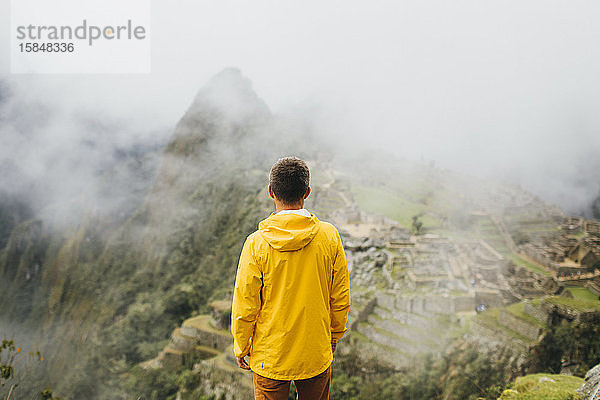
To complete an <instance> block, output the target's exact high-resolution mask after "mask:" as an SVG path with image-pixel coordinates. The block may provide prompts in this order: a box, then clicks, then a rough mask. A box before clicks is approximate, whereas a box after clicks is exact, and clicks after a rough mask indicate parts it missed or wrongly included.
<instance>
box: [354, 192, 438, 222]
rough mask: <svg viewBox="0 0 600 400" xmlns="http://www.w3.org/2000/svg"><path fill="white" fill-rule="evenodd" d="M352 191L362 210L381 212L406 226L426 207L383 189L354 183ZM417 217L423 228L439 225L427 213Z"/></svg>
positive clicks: (435, 219)
mask: <svg viewBox="0 0 600 400" xmlns="http://www.w3.org/2000/svg"><path fill="white" fill-rule="evenodd" d="M352 193H353V194H354V198H355V200H356V202H357V203H358V205H359V207H360V208H362V209H363V210H365V211H367V212H369V213H374V214H383V215H385V216H387V217H389V218H391V219H393V220H395V221H398V222H399V223H400V224H401V225H402V226H404V227H406V228H411V227H412V217H413V215H418V214H420V213H422V212H425V211H426V209H427V206H425V205H424V204H419V203H415V202H413V201H410V200H407V199H405V198H402V197H401V196H399V195H397V194H395V193H392V192H390V191H387V190H384V189H379V188H374V187H367V186H362V185H354V186H352ZM419 219H420V220H421V221H422V222H423V226H424V227H425V229H427V228H433V227H437V226H439V225H440V221H439V220H438V219H437V218H434V217H431V216H430V215H427V214H425V215H423V216H421V217H419Z"/></svg>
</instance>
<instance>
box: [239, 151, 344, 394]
mask: <svg viewBox="0 0 600 400" xmlns="http://www.w3.org/2000/svg"><path fill="white" fill-rule="evenodd" d="M268 191H269V196H270V197H271V198H272V199H273V202H274V204H275V209H276V212H275V213H272V214H271V215H270V216H269V217H268V218H267V219H265V220H263V221H261V222H260V224H259V225H258V228H259V229H258V231H256V232H254V233H252V234H251V235H249V236H248V238H247V239H246V241H245V243H244V246H243V248H242V253H241V256H240V261H239V265H238V270H237V276H236V281H235V289H234V293H233V305H232V312H231V332H232V334H233V338H234V344H233V349H234V353H235V356H236V358H237V363H238V365H239V367H240V368H243V369H251V370H252V371H253V377H254V397H255V399H260V400H262V399H264V400H279V399H281V400H287V398H288V395H289V389H290V382H291V381H292V380H293V381H294V384H295V386H296V390H297V392H298V398H299V399H304V400H322V399H329V383H330V380H331V362H332V360H333V352H334V351H335V347H336V343H337V341H338V340H339V339H340V338H341V337H342V336H343V335H344V332H346V320H347V318H348V311H349V309H350V281H349V276H348V265H347V263H346V255H345V253H344V247H343V246H342V241H341V239H340V235H339V233H338V231H337V229H336V228H335V227H334V226H333V225H331V224H329V223H327V222H321V221H319V220H318V219H317V217H316V216H315V215H314V214H312V213H309V212H308V211H307V210H306V209H304V208H303V207H304V200H305V199H306V198H307V197H308V195H309V194H310V186H309V170H308V167H307V165H306V163H305V162H304V161H302V160H300V159H298V158H295V157H287V158H282V159H280V160H279V161H277V162H276V163H275V165H273V167H272V168H271V172H270V176H269V188H268ZM246 356H249V362H248V360H247V358H246Z"/></svg>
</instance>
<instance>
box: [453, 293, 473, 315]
mask: <svg viewBox="0 0 600 400" xmlns="http://www.w3.org/2000/svg"><path fill="white" fill-rule="evenodd" d="M476 306H477V304H476V303H475V298H474V297H473V296H460V297H455V298H454V311H455V312H461V311H473V310H474V309H475V307H476Z"/></svg>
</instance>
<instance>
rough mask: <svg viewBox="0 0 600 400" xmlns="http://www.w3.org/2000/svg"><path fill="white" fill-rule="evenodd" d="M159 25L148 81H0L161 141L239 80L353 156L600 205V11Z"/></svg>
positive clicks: (266, 4) (326, 14)
mask: <svg viewBox="0 0 600 400" xmlns="http://www.w3.org/2000/svg"><path fill="white" fill-rule="evenodd" d="M0 2H1V3H0V4H2V6H1V8H0V15H2V17H0V18H3V19H2V20H1V21H2V25H3V27H7V26H8V22H9V21H8V20H7V15H8V13H7V10H8V8H7V7H8V3H9V2H8V0H0ZM151 15H152V26H151V29H150V32H151V40H152V71H153V72H152V73H151V74H149V75H37V76H36V75H21V76H17V75H10V74H8V62H7V60H6V57H2V58H0V62H2V65H0V71H4V73H3V74H2V75H0V79H4V80H9V81H11V82H12V83H13V84H14V85H15V87H16V88H17V92H18V93H19V95H20V96H25V97H28V98H29V99H31V100H33V99H36V100H39V101H41V102H44V103H53V104H55V105H56V106H57V107H60V108H61V109H64V110H82V111H85V112H94V113H97V114H98V115H101V116H107V117H110V118H116V119H118V120H124V121H128V122H127V123H128V124H131V126H135V128H136V130H138V131H144V132H148V134H151V135H157V134H161V133H157V132H164V133H162V134H167V133H169V131H170V129H172V127H173V126H174V125H175V123H176V122H177V120H178V119H179V118H180V117H181V116H182V114H183V113H184V111H185V110H186V108H187V107H188V106H189V104H190V102H191V101H192V99H193V97H194V95H195V93H196V92H197V91H198V89H199V88H200V87H202V85H203V84H204V83H205V82H206V81H207V80H208V79H209V78H210V77H211V76H212V75H214V74H215V73H217V72H219V71H220V70H221V69H223V68H224V67H229V66H233V67H237V68H239V69H240V70H242V72H243V73H244V74H245V75H246V76H247V77H248V78H250V79H251V80H252V81H253V83H254V88H255V89H256V91H257V93H258V94H259V96H261V97H262V98H263V99H264V100H265V101H266V102H267V104H268V105H269V106H270V108H271V110H272V111H274V112H293V111H294V110H298V109H306V108H310V109H316V110H319V111H318V115H319V118H320V120H319V121H320V123H321V124H322V126H323V127H324V128H325V130H326V131H328V132H330V134H331V135H334V136H335V137H336V138H338V139H339V140H340V141H352V142H358V143H369V144H371V145H373V146H375V147H377V146H379V147H381V148H385V149H387V150H388V151H393V152H396V153H397V154H399V155H402V156H407V157H411V158H415V159H421V158H424V159H426V160H432V159H433V160H435V161H436V163H437V165H438V166H442V167H446V168H451V169H455V170H460V171H467V172H471V173H475V174H480V175H489V176H493V177H495V178H504V179H509V180H511V181H512V182H515V183H522V184H523V185H524V186H526V187H527V188H529V189H531V190H533V191H534V192H536V193H538V194H540V195H542V196H544V197H545V198H546V199H548V200H551V201H555V202H559V203H561V205H562V206H563V207H567V206H568V205H577V204H579V203H581V204H584V203H586V202H589V201H590V200H591V199H592V198H593V197H594V196H597V195H598V194H599V193H600V172H598V171H600V23H598V22H599V19H600V2H598V1H576V0H569V1H548V0H543V1H541V0H540V1H523V0H519V1H506V0H504V1H489V0H476V1H475V0H474V1H447V0H445V1H423V0H412V1H322V0H321V1H312V0H311V1H293V2H292V1H281V0H279V1H275V0H273V1H264V0H257V1H251V2H249V1H218V2H217V1H198V0H178V1H166V0H161V1H158V0H155V1H152V12H151ZM4 31H5V32H4V37H3V40H2V41H1V42H0V45H1V46H2V48H1V54H7V53H8V45H7V37H6V35H7V34H8V29H5V30H4ZM3 134H7V133H6V132H5V133H3ZM76 134H81V132H78V133H76Z"/></svg>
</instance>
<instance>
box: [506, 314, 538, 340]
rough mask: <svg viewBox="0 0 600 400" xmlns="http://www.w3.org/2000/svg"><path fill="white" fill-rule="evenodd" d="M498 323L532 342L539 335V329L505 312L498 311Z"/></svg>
mask: <svg viewBox="0 0 600 400" xmlns="http://www.w3.org/2000/svg"><path fill="white" fill-rule="evenodd" d="M498 322H499V323H500V324H502V325H504V326H506V327H507V328H509V329H511V330H513V331H515V332H517V333H519V334H520V335H522V336H525V337H526V338H529V339H532V340H536V339H537V338H538V337H539V336H540V333H541V329H540V328H539V327H537V326H535V325H532V324H530V323H529V322H527V321H524V320H522V319H520V318H518V317H516V316H514V315H512V314H511V313H509V312H507V311H505V310H500V313H499V314H498Z"/></svg>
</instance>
